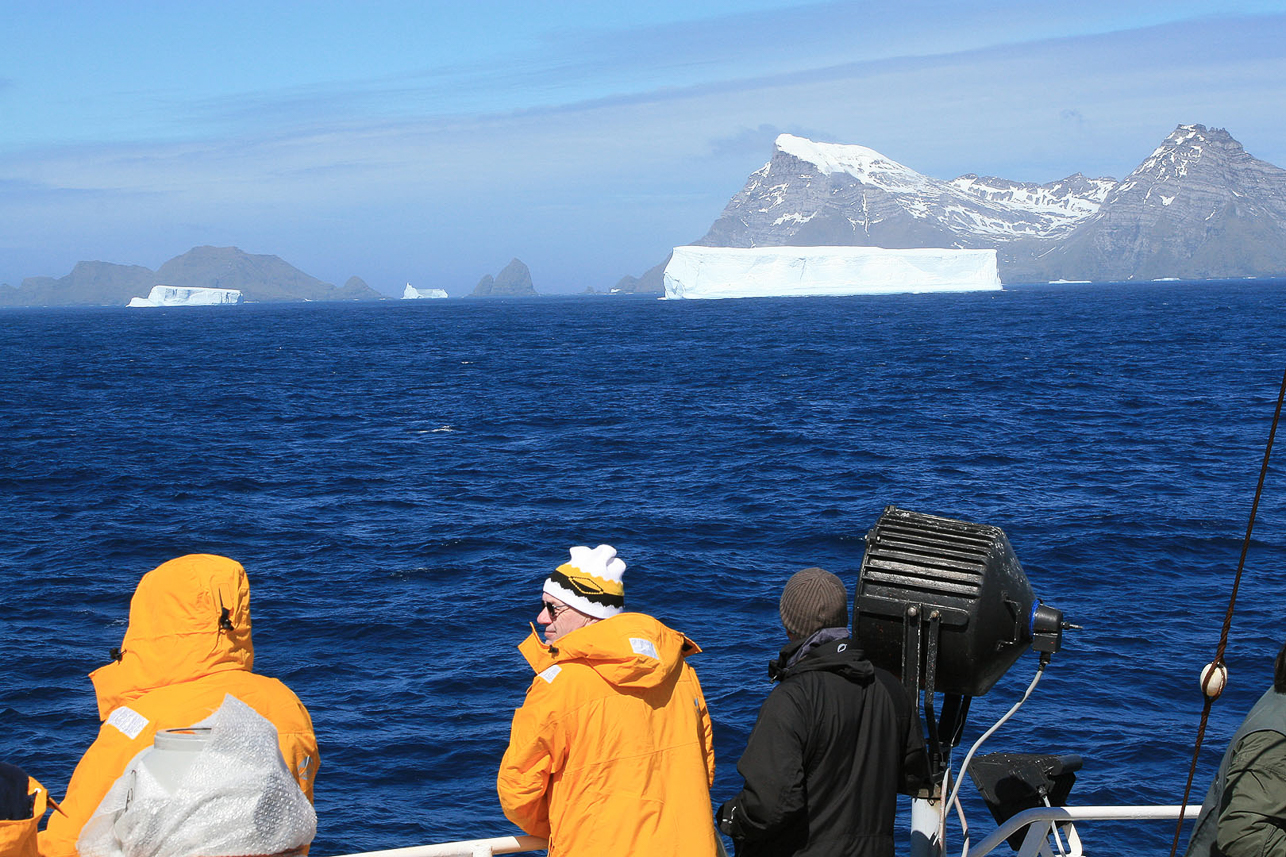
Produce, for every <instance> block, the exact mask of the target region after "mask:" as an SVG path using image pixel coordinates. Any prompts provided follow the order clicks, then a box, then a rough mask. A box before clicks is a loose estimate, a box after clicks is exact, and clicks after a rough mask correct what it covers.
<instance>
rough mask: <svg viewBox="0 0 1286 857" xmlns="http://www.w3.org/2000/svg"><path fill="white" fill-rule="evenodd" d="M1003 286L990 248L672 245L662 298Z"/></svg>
mask: <svg viewBox="0 0 1286 857" xmlns="http://www.w3.org/2000/svg"><path fill="white" fill-rule="evenodd" d="M1000 288H1001V285H1000V276H999V274H998V273H997V270H996V251H995V250H954V249H944V248H935V247H916V248H912V249H907V250H890V249H886V248H884V247H752V248H745V247H698V246H685V247H675V248H674V255H673V256H672V257H671V258H670V263H669V264H668V265H666V266H665V296H666V298H667V299H675V298H755V297H790V296H797V295H799V296H802V295H810V296H812V295H887V294H898V293H903V292H972V291H994V290H998V289H1000Z"/></svg>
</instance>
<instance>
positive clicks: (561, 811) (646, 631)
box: [496, 545, 716, 857]
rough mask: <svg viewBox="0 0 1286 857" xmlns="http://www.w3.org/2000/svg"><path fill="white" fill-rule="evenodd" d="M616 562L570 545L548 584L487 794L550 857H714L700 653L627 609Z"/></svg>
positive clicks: (605, 548)
mask: <svg viewBox="0 0 1286 857" xmlns="http://www.w3.org/2000/svg"><path fill="white" fill-rule="evenodd" d="M624 571H625V563H624V562H622V561H621V560H620V559H619V558H618V557H617V556H616V551H615V549H613V548H612V547H611V546H610V545H599V546H598V547H597V548H594V549H593V550H591V549H590V548H588V547H574V548H572V549H571V559H570V561H569V562H567V563H565V564H563V565H560V566H558V568H557V570H555V571H554V573H553V574H551V575H550V576H549V578H548V579H547V580H546V581H545V585H544V592H543V594H542V597H541V603H540V614H539V615H538V616H537V618H536V621H537V622H539V623H541V624H542V625H545V626H546V627H545V641H544V644H542V643H541V641H540V639H539V637H538V636H537V632H536V629H535V626H533V627H532V631H531V636H529V637H528V638H527V639H526V640H525V641H524V642H523V643H522V645H520V646H519V647H518V648H519V650H520V651H521V652H522V653H523V655H524V656H525V657H526V659H527V662H528V663H529V664H530V665H531V667H532V669H533V670H535V672H536V677H535V678H534V679H533V680H532V683H531V687H530V688H529V689H528V691H527V698H526V700H525V701H524V702H523V705H522V708H519V709H518V710H517V711H515V712H514V717H513V725H512V728H511V731H510V737H509V747H508V749H507V750H506V751H505V754H504V759H503V760H502V761H501V763H500V774H499V776H498V778H497V781H496V788H497V791H498V792H499V794H500V805H501V807H502V808H503V809H504V813H505V816H506V817H508V818H509V820H510V821H512V822H513V823H514V824H516V825H518V826H519V827H521V828H522V829H523V830H524V831H525V832H526V833H528V834H531V835H533V836H541V837H544V838H547V839H548V840H549V854H550V855H551V857H555V855H557V857H602V855H604V854H629V855H631V857H663V856H664V855H674V856H675V857H714V855H715V854H716V844H715V832H714V826H713V824H712V823H711V821H710V812H711V805H710V786H711V785H712V784H713V783H714V744H713V741H712V732H711V727H710V715H709V713H708V712H707V711H706V703H705V697H704V696H702V694H701V685H700V683H699V682H698V681H697V675H696V673H695V672H694V671H693V669H692V667H690V666H688V664H687V661H686V658H687V657H688V656H689V655H694V654H697V653H698V652H700V651H701V650H700V649H699V648H698V647H697V646H696V644H695V643H693V642H692V641H691V640H689V639H688V638H687V637H685V636H684V635H683V634H680V633H679V632H677V631H674V630H671V629H670V628H667V627H666V626H665V625H663V624H661V623H660V622H658V621H657V620H656V619H653V618H652V617H651V616H646V615H644V614H642V613H625V612H623V610H624V606H625V587H624V584H623V582H622V579H621V577H622V574H623V572H624Z"/></svg>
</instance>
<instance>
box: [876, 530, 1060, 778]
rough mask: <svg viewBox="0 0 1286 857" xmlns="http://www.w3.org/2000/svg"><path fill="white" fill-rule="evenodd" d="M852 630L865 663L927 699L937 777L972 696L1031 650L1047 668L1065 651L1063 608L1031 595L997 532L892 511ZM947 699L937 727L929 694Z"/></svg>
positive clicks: (913, 695)
mask: <svg viewBox="0 0 1286 857" xmlns="http://www.w3.org/2000/svg"><path fill="white" fill-rule="evenodd" d="M853 626H854V627H853V631H854V635H855V636H856V638H857V639H858V640H859V641H860V644H861V646H862V649H863V650H864V651H865V653H866V655H867V657H868V658H869V659H870V660H871V662H872V663H874V664H875V665H877V666H880V667H883V668H884V669H886V670H888V671H889V672H891V673H893V674H894V675H896V676H898V677H899V678H900V679H901V680H902V683H903V685H904V686H905V687H906V689H907V693H908V695H909V696H910V697H911V699H913V700H916V701H918V700H919V699H920V693H921V691H923V693H924V715H925V726H926V728H927V729H928V732H929V744H930V754H929V755H930V760H931V761H930V764H931V766H932V767H933V768H934V771H933V773H934V775H935V776H938V775H940V773H941V771H942V770H944V769H945V767H946V765H947V757H948V756H949V753H950V749H951V748H952V747H954V746H955V745H956V744H958V743H959V739H960V733H961V731H962V730H963V728H964V720H965V716H966V714H967V713H968V707H969V700H970V699H971V698H972V697H974V696H982V695H983V694H985V693H987V691H989V690H991V688H992V686H993V685H995V683H996V682H997V681H998V680H999V679H1000V677H1001V676H1003V675H1004V674H1005V672H1006V671H1007V670H1008V669H1009V668H1010V667H1011V666H1013V664H1014V663H1015V662H1016V661H1017V660H1018V658H1019V657H1020V656H1021V655H1022V654H1023V653H1024V652H1026V651H1027V650H1028V649H1034V650H1035V651H1037V652H1039V653H1040V657H1041V668H1042V669H1043V667H1044V665H1045V664H1047V663H1048V662H1049V659H1050V657H1052V656H1053V655H1054V654H1055V653H1056V652H1057V651H1058V650H1059V648H1060V646H1061V645H1062V637H1063V630H1064V629H1065V628H1069V627H1074V626H1071V625H1068V624H1067V623H1066V622H1064V621H1063V614H1062V611H1060V610H1056V609H1054V608H1053V607H1050V606H1048V605H1045V604H1042V603H1041V602H1040V600H1039V599H1037V598H1036V596H1035V595H1034V594H1033V592H1032V588H1031V585H1030V584H1029V583H1028V582H1027V576H1026V574H1024V573H1023V569H1022V566H1021V565H1020V564H1019V562H1018V557H1017V556H1015V555H1014V550H1013V548H1012V547H1011V546H1010V544H1009V539H1008V538H1007V537H1006V536H1005V533H1004V531H1002V530H1001V529H1000V528H999V527H993V526H988V525H985V524H974V523H968V522H966V521H957V520H953V519H951V518H942V517H937V516H934V515H926V514H921V513H919V512H911V511H907V510H905V509H899V508H897V507H896V506H889V507H887V508H885V509H884V511H883V513H882V514H881V515H880V518H879V520H878V521H876V523H875V526H874V527H872V528H871V530H870V532H868V533H867V534H866V552H865V553H864V554H863V556H862V565H861V570H860V571H859V573H858V580H857V589H856V595H855V597H854V608H853ZM935 692H941V693H942V694H943V695H944V699H943V708H942V719H941V720H940V721H935V719H934V716H933V714H934V712H933V695H934V693H935Z"/></svg>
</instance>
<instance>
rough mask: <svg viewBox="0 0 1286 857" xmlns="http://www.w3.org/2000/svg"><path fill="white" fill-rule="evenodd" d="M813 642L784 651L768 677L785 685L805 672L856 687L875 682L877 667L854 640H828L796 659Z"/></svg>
mask: <svg viewBox="0 0 1286 857" xmlns="http://www.w3.org/2000/svg"><path fill="white" fill-rule="evenodd" d="M818 634H821V632H818ZM814 636H818V635H814ZM812 640H813V638H812V637H810V638H809V639H807V640H800V641H798V642H795V643H791V644H790V645H789V646H787V647H786V648H784V649H782V650H781V654H780V655H779V656H778V657H777V659H776V660H775V661H773V662H772V663H770V664H769V665H768V676H769V677H770V678H772V679H773V680H774V681H785V680H786V679H788V678H790V677H791V676H794V675H799V674H800V673H805V672H832V673H835V674H836V675H839V676H842V677H844V678H846V679H848V680H849V681H851V682H854V683H856V684H866V683H867V682H869V681H870V680H871V679H872V678H874V676H875V667H874V665H872V664H871V662H870V661H868V660H867V659H866V653H865V652H863V651H862V647H861V646H859V645H858V644H857V641H856V640H853V639H852V638H851V637H843V638H841V639H830V640H826V641H825V642H822V643H819V644H817V645H814V646H813V647H812V648H810V649H809V650H808V651H806V652H805V653H804V654H803V655H802V656H800V657H799V658H798V659H795V658H794V655H795V653H796V652H797V651H798V650H799V649H800V647H801V646H806V645H808V644H809V643H810V642H812ZM792 660H793V663H792Z"/></svg>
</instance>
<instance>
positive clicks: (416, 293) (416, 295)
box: [402, 283, 447, 301]
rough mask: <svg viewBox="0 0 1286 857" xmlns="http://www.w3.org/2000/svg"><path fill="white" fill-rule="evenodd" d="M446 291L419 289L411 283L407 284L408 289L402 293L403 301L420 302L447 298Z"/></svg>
mask: <svg viewBox="0 0 1286 857" xmlns="http://www.w3.org/2000/svg"><path fill="white" fill-rule="evenodd" d="M446 296H447V293H446V289H417V288H415V287H414V286H412V285H411V284H410V283H407V284H406V289H405V290H404V291H403V292H402V300H404V301H419V300H425V299H428V298H445V297H446Z"/></svg>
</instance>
